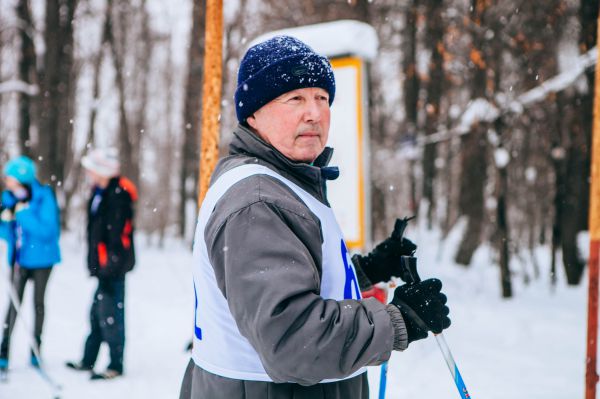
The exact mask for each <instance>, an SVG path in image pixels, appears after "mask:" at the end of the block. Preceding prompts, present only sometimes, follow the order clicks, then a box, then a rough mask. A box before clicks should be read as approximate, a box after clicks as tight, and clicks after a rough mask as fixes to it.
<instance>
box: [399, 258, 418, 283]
mask: <svg viewBox="0 0 600 399" xmlns="http://www.w3.org/2000/svg"><path fill="white" fill-rule="evenodd" d="M400 270H401V272H400V278H401V279H402V280H403V281H404V282H407V283H418V282H420V281H421V277H419V273H417V258H416V257H414V256H401V257H400Z"/></svg>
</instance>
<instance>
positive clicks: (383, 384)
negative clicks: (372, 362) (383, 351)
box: [379, 362, 388, 399]
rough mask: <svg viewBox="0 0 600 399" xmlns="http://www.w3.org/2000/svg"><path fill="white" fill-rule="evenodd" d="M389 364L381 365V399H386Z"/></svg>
mask: <svg viewBox="0 0 600 399" xmlns="http://www.w3.org/2000/svg"><path fill="white" fill-rule="evenodd" d="M387 369H388V362H383V363H382V364H381V375H380V377H379V399H385V388H386V385H387Z"/></svg>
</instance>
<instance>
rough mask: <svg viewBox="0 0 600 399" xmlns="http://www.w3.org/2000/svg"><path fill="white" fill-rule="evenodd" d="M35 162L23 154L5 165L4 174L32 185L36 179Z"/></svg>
mask: <svg viewBox="0 0 600 399" xmlns="http://www.w3.org/2000/svg"><path fill="white" fill-rule="evenodd" d="M35 173H36V170H35V163H34V162H33V161H32V160H31V159H30V158H28V157H26V156H24V155H21V156H20V157H17V158H13V159H11V160H10V161H8V162H7V163H6V165H4V175H5V176H10V177H12V178H15V179H16V180H18V181H19V183H21V184H27V185H31V184H32V183H33V182H34V181H35Z"/></svg>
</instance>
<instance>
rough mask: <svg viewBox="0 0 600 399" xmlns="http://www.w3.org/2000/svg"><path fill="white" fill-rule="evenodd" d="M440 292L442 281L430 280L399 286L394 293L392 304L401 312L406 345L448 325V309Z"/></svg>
mask: <svg viewBox="0 0 600 399" xmlns="http://www.w3.org/2000/svg"><path fill="white" fill-rule="evenodd" d="M441 290H442V282H441V281H440V280H438V279H435V278H432V279H428V280H425V281H421V282H418V283H409V284H404V285H401V286H400V287H398V288H396V290H395V291H394V299H392V304H394V305H396V306H397V307H398V309H400V313H402V317H403V318H404V324H406V332H407V334H408V342H409V343H411V342H412V341H416V340H418V339H423V338H427V332H428V331H432V332H433V333H435V334H439V333H441V332H442V330H444V329H446V328H448V327H449V326H450V318H449V317H448V314H449V313H450V309H448V306H446V305H445V304H446V295H444V294H442V292H441Z"/></svg>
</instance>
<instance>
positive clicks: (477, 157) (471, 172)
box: [455, 0, 488, 266]
mask: <svg viewBox="0 0 600 399" xmlns="http://www.w3.org/2000/svg"><path fill="white" fill-rule="evenodd" d="M471 4H472V14H471V20H472V23H473V24H474V25H476V26H483V18H484V13H485V11H486V8H487V6H488V5H487V2H486V1H485V0H473V1H472V3H471ZM484 44H485V38H484V37H483V33H479V32H478V33H475V34H474V35H473V45H472V48H471V54H470V59H471V62H472V64H473V67H474V68H475V71H474V76H473V85H472V87H473V91H472V97H473V98H486V97H487V96H486V85H487V60H486V58H485V55H484V52H483V47H484ZM486 132H487V127H486V126H485V125H484V124H481V123H477V124H475V125H474V126H473V127H472V130H471V132H470V133H469V134H467V135H466V136H464V137H463V138H462V151H461V154H460V157H461V182H460V196H459V211H460V214H461V215H462V216H464V217H465V218H466V219H467V228H466V230H465V233H464V236H463V239H462V241H461V243H460V245H459V248H458V251H457V253H456V256H455V261H456V263H458V264H461V265H465V266H468V265H469V264H470V263H471V258H472V257H473V254H474V253H475V250H476V249H477V248H478V247H479V244H480V243H481V239H482V233H483V218H484V216H485V208H484V200H485V197H484V188H485V182H486V179H487V175H486V169H487V156H488V145H487V139H486V136H485V135H486Z"/></svg>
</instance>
